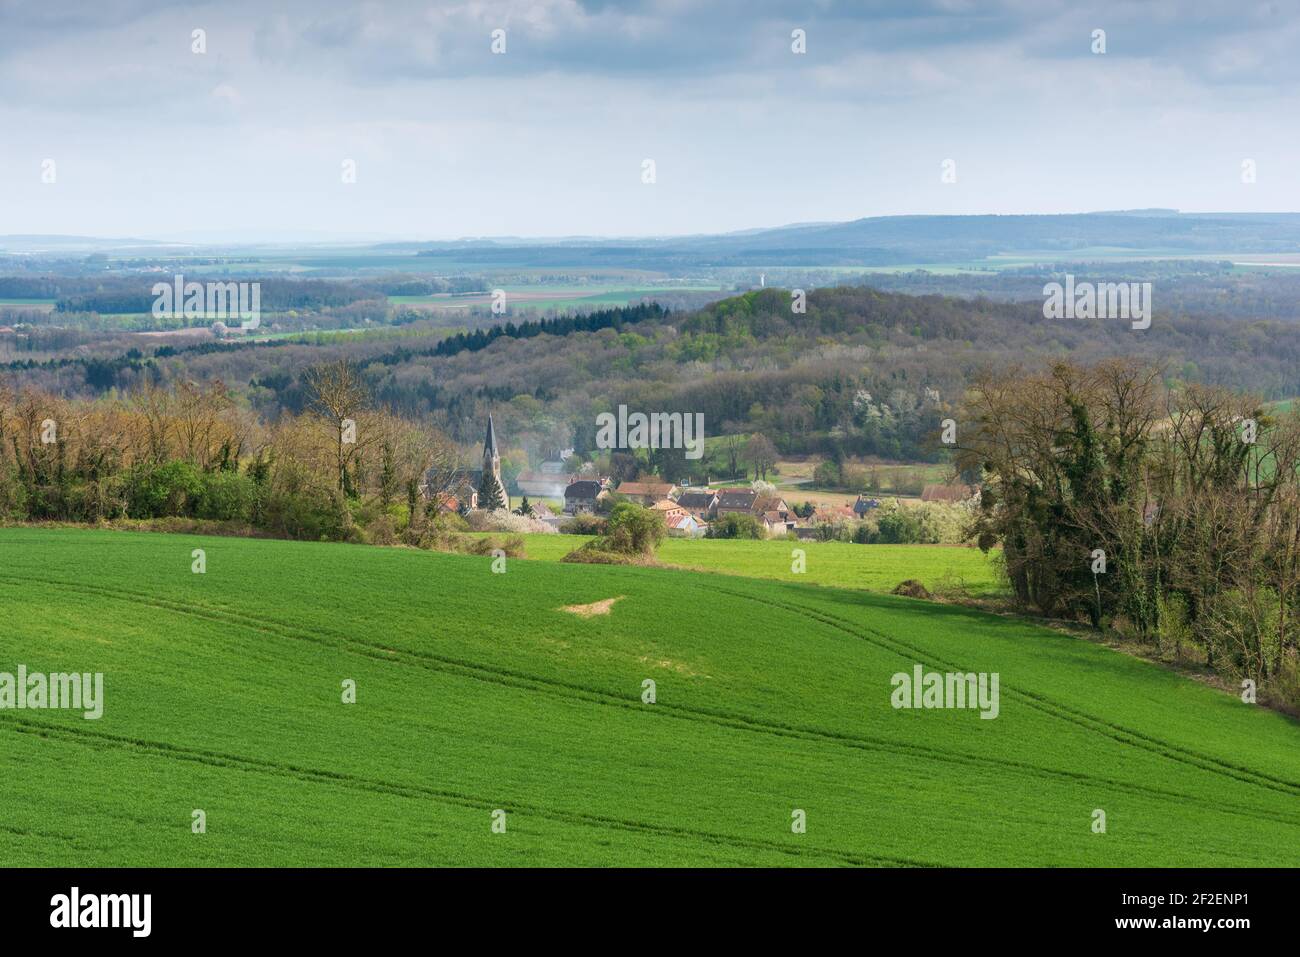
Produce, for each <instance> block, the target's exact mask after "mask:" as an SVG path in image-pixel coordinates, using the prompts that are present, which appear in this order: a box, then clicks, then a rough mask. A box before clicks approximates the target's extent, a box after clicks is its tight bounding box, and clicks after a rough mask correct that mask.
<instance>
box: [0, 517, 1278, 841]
mask: <svg viewBox="0 0 1300 957" xmlns="http://www.w3.org/2000/svg"><path fill="white" fill-rule="evenodd" d="M566 538H569V541H572V538H570V537H568V536H566ZM682 544H683V546H685V545H690V544H692V543H682ZM724 544H725V543H724ZM773 544H784V543H773ZM196 547H201V548H203V549H205V551H206V563H207V564H206V573H205V574H194V573H193V572H192V571H191V562H192V558H191V550H192V549H194V548H196ZM846 548H847V546H846ZM864 550H865V549H864ZM950 551H953V552H956V551H958V550H956V549H952V550H950ZM757 553H758V552H757V550H756V552H755V554H757ZM827 554H829V552H828V553H827ZM821 558H822V556H821V555H820V554H819V550H818V551H810V553H809V562H810V572H811V569H812V568H813V567H814V564H813V563H814V561H820V560H821ZM754 561H757V562H759V563H760V564H761V563H762V562H764V561H766V559H764V558H759V559H754ZM491 563H492V559H491V558H480V557H474V556H459V555H445V554H438V553H430V552H421V551H416V550H410V549H383V548H373V547H366V546H354V545H335V544H315V543H292V542H278V541H261V540H246V539H235V538H200V537H195V536H182V535H162V534H133V533H125V532H111V531H76V530H46V529H0V602H2V603H3V608H4V612H5V627H4V629H3V631H0V671H7V672H14V671H15V670H16V669H17V667H18V665H20V664H22V665H26V667H27V669H28V671H29V672H58V671H71V670H76V671H84V672H103V674H104V714H103V717H102V718H100V719H99V720H85V719H84V718H83V717H82V716H81V715H80V713H73V712H69V711H54V710H23V711H18V710H11V709H3V710H0V861H3V862H4V863H6V864H10V865H41V866H54V865H66V866H71V865H82V866H87V865H89V866H94V865H118V864H121V865H143V864H165V865H285V864H303V865H305V864H319V865H347V864H361V865H378V864H394V865H395V864H400V865H425V864H460V865H521V866H536V865H545V864H555V865H565V864H591V865H632V866H645V865H812V866H830V865H845V864H847V865H896V864H946V865H957V866H968V865H1115V866H1134V865H1225V866H1234V865H1287V866H1296V865H1300V802H1298V801H1297V797H1300V748H1297V744H1298V743H1300V728H1298V727H1297V725H1296V723H1295V722H1293V721H1292V720H1290V719H1288V718H1285V717H1283V716H1281V715H1279V714H1277V713H1274V712H1270V711H1267V710H1264V709H1260V708H1255V707H1251V706H1248V705H1244V704H1242V703H1241V702H1240V701H1239V700H1238V699H1237V698H1235V697H1233V696H1231V695H1228V694H1224V693H1221V692H1218V691H1215V690H1212V689H1210V688H1208V687H1205V686H1203V685H1201V684H1199V683H1197V682H1194V681H1190V680H1187V679H1185V678H1182V677H1179V676H1178V675H1176V674H1174V673H1172V672H1170V671H1167V670H1164V669H1161V668H1159V667H1157V666H1155V665H1152V664H1149V663H1146V662H1143V661H1140V660H1137V659H1134V658H1130V657H1126V656H1123V655H1121V654H1118V653H1115V652H1113V651H1110V650H1108V649H1105V648H1103V647H1100V646H1097V645H1094V644H1091V643H1088V642H1084V641H1079V640H1076V639H1072V638H1069V637H1066V636H1063V635H1059V634H1056V633H1054V632H1051V631H1048V630H1046V629H1042V628H1038V627H1035V626H1033V625H1030V624H1027V623H1022V622H1018V621H1015V620H1010V619H1005V618H999V617H993V616H988V615H983V614H980V613H977V612H973V611H970V610H966V609H961V608H957V607H953V606H945V605H937V604H932V603H927V602H917V601H911V600H908V599H901V598H893V597H890V596H884V595H876V594H871V593H869V592H866V591H861V590H857V591H850V590H847V589H840V588H830V587H812V586H808V585H801V584H793V583H787V582H777V581H763V580H754V579H747V578H741V577H728V576H721V575H708V574H701V573H696V572H684V571H673V570H663V569H653V568H624V567H608V566H586V565H583V566H575V565H563V564H556V563H552V562H545V561H514V560H511V561H509V562H508V564H507V568H506V571H505V573H504V574H494V573H493V571H492V568H491ZM828 564H829V562H828ZM891 574H892V572H891ZM908 574H910V573H908ZM810 577H811V575H810ZM611 598H616V599H618V601H617V602H616V603H614V605H613V607H612V610H611V612H610V613H609V614H608V615H605V616H595V617H589V618H583V617H578V616H576V615H573V614H570V613H568V612H566V611H563V610H561V608H562V606H569V605H584V604H587V603H592V602H598V601H602V600H605V599H611ZM915 664H922V665H924V666H925V667H926V668H927V669H936V670H943V671H951V670H963V671H988V672H998V673H999V674H1000V680H1001V698H1000V709H999V715H998V717H997V719H996V720H981V719H980V717H979V715H978V713H977V712H975V711H971V710H895V709H893V708H892V707H891V706H890V691H891V684H890V679H891V676H892V675H893V674H894V673H896V672H900V671H902V672H908V671H910V670H911V669H912V667H913V666H914V665H915ZM345 679H352V680H355V682H356V688H357V700H356V703H355V704H344V703H342V701H341V700H340V687H341V682H343V681H344V680H345ZM646 679H653V680H654V681H655V682H656V684H657V701H656V702H655V703H653V704H646V703H643V701H642V698H641V695H642V687H643V685H642V683H643V681H644V680H646ZM195 809H202V810H203V811H204V812H205V813H206V820H207V832H206V833H204V834H194V833H192V832H191V815H192V811H193V810H195ZM497 809H500V810H503V811H505V812H506V818H505V820H506V823H507V827H506V830H505V832H504V833H493V831H492V826H491V825H492V813H493V811H494V810H497ZM796 809H798V810H802V811H804V812H806V815H807V833H804V834H795V833H792V832H791V826H790V822H791V814H792V811H794V810H796ZM1094 809H1102V810H1104V811H1105V813H1106V815H1107V831H1106V833H1105V834H1095V833H1093V832H1092V826H1091V825H1092V820H1093V818H1092V814H1093V811H1094Z"/></svg>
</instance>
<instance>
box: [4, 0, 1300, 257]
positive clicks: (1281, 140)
mask: <svg viewBox="0 0 1300 957" xmlns="http://www.w3.org/2000/svg"><path fill="white" fill-rule="evenodd" d="M0 24H2V29H0V88H3V89H5V90H6V95H5V97H4V100H3V102H0V125H3V128H4V129H5V131H6V136H5V142H4V145H3V146H0V234H69V235H90V236H111V237H139V238H146V239H175V240H182V241H183V240H190V241H203V240H213V239H217V238H221V237H224V238H227V239H233V238H236V237H243V238H246V239H249V240H257V239H263V240H271V239H290V238H297V239H318V240H326V239H344V238H355V239H368V240H375V239H383V238H420V239H454V238H459V237H466V236H529V237H546V236H554V237H565V236H580V235H589V236H625V237H626V236H667V235H684V234H693V233H719V232H729V231H736V230H746V229H755V228H763V227H774V226H780V225H784V224H790V223H809V222H824V221H842V220H849V219H856V218H859V217H864V216H880V215H904V214H976V213H1059V212H1083V211H1089V210H1116V209H1131V208H1150V207H1165V208H1177V209H1181V210H1183V211H1226V210H1233V211H1282V210H1296V209H1300V181H1298V179H1297V176H1296V175H1295V171H1296V170H1297V168H1300V130H1298V129H1297V127H1296V124H1295V123H1294V117H1295V116H1297V115H1300V110H1298V109H1297V107H1300V102H1298V100H1300V95H1298V94H1297V90H1298V89H1300V85H1298V84H1297V80H1300V61H1297V58H1296V57H1295V56H1294V50H1295V49H1297V48H1300V11H1297V9H1296V7H1295V5H1294V4H1290V3H1286V4H1284V3H1278V2H1274V3H1268V2H1255V3H1251V2H1247V3H1228V2H1226V0H1210V2H1205V3H1197V4H1192V3H1175V2H1153V3H1148V4H1130V3H1119V2H1109V3H1094V4H1090V5H1089V6H1088V8H1087V9H1082V8H1080V7H1079V5H1077V4H1070V3H1066V2H1061V0H1044V2H1030V0H1000V2H980V3H974V2H962V0H946V2H944V0H935V2H924V3H878V2H871V3H846V2H837V0H823V2H815V3H810V4H806V5H798V4H780V3H774V2H767V0H751V2H744V0H722V2H718V3H714V4H710V5H709V6H708V7H707V9H704V10H696V9H692V5H691V4H687V3H683V2H676V0H659V2H650V0H645V2H635V0H634V2H627V3H614V2H578V0H529V2H497V0H488V2H475V3H413V2H398V3H388V4H382V5H381V4H373V3H361V4H332V5H328V6H326V7H322V6H321V5H319V4H312V3H308V2H303V0H291V2H278V3H277V2H252V0H234V2H230V3H221V4H186V3H172V2H168V0H104V2H101V3H97V4H96V5H94V6H93V7H91V6H83V5H79V4H74V3H66V2H54V3H48V4H44V5H40V6H32V5H29V4H25V3H22V2H20V0H0ZM196 29H202V30H204V31H206V53H202V54H197V53H194V52H192V44H193V41H192V36H193V31H194V30H196ZM497 29H503V30H505V31H506V33H505V38H506V52H505V53H504V54H493V53H492V51H491V44H492V31H494V30H497ZM795 29H801V30H804V31H805V32H806V38H807V40H806V42H807V52H806V53H804V54H795V53H793V52H792V51H791V42H792V41H791V31H792V30H795ZM1096 29H1103V30H1105V32H1106V53H1105V54H1101V55H1098V54H1094V53H1093V52H1092V46H1093V36H1092V34H1093V31H1094V30H1096ZM51 159H52V160H53V161H54V163H55V169H56V174H57V175H56V179H55V182H53V183H48V182H42V172H43V163H44V161H45V160H51ZM645 159H653V160H654V162H655V172H656V182H655V183H654V184H653V185H648V184H645V183H643V182H642V163H643V160H645ZM947 159H951V160H953V161H954V162H955V169H956V174H957V176H956V182H953V183H944V182H942V181H941V175H940V174H941V168H942V164H943V162H944V160H947ZM1246 159H1250V160H1253V161H1254V163H1255V165H1256V169H1257V181H1256V182H1254V183H1243V182H1242V176H1241V165H1242V162H1243V161H1244V160H1246ZM345 160H353V161H355V164H356V182H355V183H343V182H342V177H341V165H342V163H343V162H344V161H345Z"/></svg>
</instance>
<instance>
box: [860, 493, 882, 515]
mask: <svg viewBox="0 0 1300 957" xmlns="http://www.w3.org/2000/svg"><path fill="white" fill-rule="evenodd" d="M873 508H880V500H879V499H874V498H867V497H866V496H865V495H859V496H858V500H857V501H856V502H854V503H853V514H854V515H856V516H857V517H858V518H862V517H864V516H865V515H866V514H867V512H869V511H871V510H872V509H873Z"/></svg>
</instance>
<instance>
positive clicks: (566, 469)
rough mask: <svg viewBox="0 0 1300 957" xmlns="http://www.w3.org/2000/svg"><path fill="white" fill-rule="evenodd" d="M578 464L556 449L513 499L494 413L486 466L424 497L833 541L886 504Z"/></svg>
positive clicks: (678, 531) (447, 505)
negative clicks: (832, 535)
mask: <svg viewBox="0 0 1300 957" xmlns="http://www.w3.org/2000/svg"><path fill="white" fill-rule="evenodd" d="M573 460H574V454H573V450H572V449H563V450H553V451H552V452H551V453H550V455H549V456H548V457H547V458H546V460H545V461H543V462H542V463H541V464H540V465H539V466H538V467H537V468H536V469H530V470H524V471H521V472H520V473H519V474H518V475H517V476H516V478H515V481H514V483H513V484H514V486H515V488H516V489H517V490H518V495H515V496H512V495H511V494H510V492H509V490H508V487H507V483H506V481H505V480H504V479H503V477H502V473H501V452H500V447H499V445H498V442H497V434H496V425H495V422H494V421H493V418H492V416H491V415H489V416H488V424H487V432H486V434H485V436H484V442H483V451H482V461H481V467H480V468H478V469H460V470H457V472H456V474H454V475H452V476H443V475H440V474H438V473H437V472H436V471H433V472H431V473H430V474H429V475H428V476H427V477H426V482H425V485H424V486H423V492H424V495H425V498H426V500H428V501H430V502H431V503H432V504H433V508H434V510H435V511H436V512H438V513H443V514H447V513H456V514H459V515H466V514H468V513H471V512H483V511H489V512H498V511H501V510H505V511H508V512H509V511H513V512H515V514H518V515H523V516H526V517H528V518H530V519H533V520H535V521H537V522H540V523H541V524H542V525H544V526H548V527H549V528H550V529H552V530H554V531H567V530H574V528H573V525H572V524H571V523H573V520H574V519H577V518H579V517H580V516H600V515H604V514H607V513H608V512H609V511H610V510H611V509H612V507H613V506H614V505H615V504H617V503H619V502H631V503H633V504H636V505H641V506H643V507H644V508H647V509H650V510H651V511H653V512H656V513H658V514H659V515H660V516H662V518H663V523H664V528H665V530H666V532H667V534H668V535H670V536H672V537H677V538H704V537H706V536H712V537H765V538H778V537H787V536H793V537H794V538H797V539H801V540H808V541H814V540H818V539H825V538H827V537H828V531H827V530H828V529H830V528H833V527H835V526H837V525H841V526H842V525H844V524H846V523H852V522H861V521H862V520H864V519H866V518H868V516H870V515H871V513H872V512H874V511H875V510H877V509H880V508H881V507H882V503H883V502H884V501H885V500H884V498H883V497H881V496H872V495H868V494H866V493H859V494H857V496H856V498H854V499H852V501H846V502H845V503H844V504H830V503H827V502H812V501H791V499H792V498H794V496H793V495H791V496H789V497H787V493H784V492H782V491H779V490H778V489H777V488H776V486H775V485H773V484H772V483H770V482H765V481H759V480H756V481H755V482H753V483H752V484H751V485H721V484H714V483H706V484H701V485H678V484H675V483H673V482H667V481H664V480H662V479H661V478H659V477H658V476H656V475H653V474H641V475H638V477H637V478H636V479H633V480H624V481H617V482H616V481H615V480H614V479H613V478H611V477H609V476H603V475H599V474H597V471H596V469H595V467H594V465H593V463H591V462H585V463H582V464H581V465H579V466H577V467H576V468H575V467H574V466H575V464H576V463H574V462H573ZM978 495H979V490H978V488H976V487H975V486H969V485H962V484H958V483H930V484H927V485H926V486H925V487H924V488H923V490H922V492H921V495H920V502H921V503H926V504H936V505H957V504H961V503H965V502H972V501H976V500H977V499H978ZM548 503H549V504H548ZM728 516H747V517H748V519H751V520H752V522H753V525H752V526H750V525H749V524H748V521H746V523H745V524H746V528H747V529H752V530H753V531H754V532H757V533H758V534H749V535H745V534H743V533H742V534H740V535H737V533H736V532H735V530H734V527H733V528H729V529H728V530H727V531H726V532H723V531H722V529H720V528H719V527H718V526H719V525H720V524H725V523H726V520H727V518H728ZM742 521H744V520H742ZM566 526H567V527H566ZM710 529H713V532H712V533H711V532H710Z"/></svg>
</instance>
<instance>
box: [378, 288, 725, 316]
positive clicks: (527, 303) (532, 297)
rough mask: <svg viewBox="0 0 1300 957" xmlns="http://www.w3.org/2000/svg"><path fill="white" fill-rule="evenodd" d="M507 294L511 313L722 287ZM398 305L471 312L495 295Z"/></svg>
mask: <svg viewBox="0 0 1300 957" xmlns="http://www.w3.org/2000/svg"><path fill="white" fill-rule="evenodd" d="M502 288H504V289H505V293H506V306H507V310H510V309H530V310H543V309H574V308H579V307H582V306H591V307H614V306H626V305H628V304H629V303H636V302H640V301H641V300H642V299H644V298H647V297H654V296H656V295H665V294H668V293H674V292H701V291H703V292H719V291H720V290H721V287H720V286H709V285H691V286H645V287H640V288H631V289H629V288H627V287H625V286H623V287H620V286H601V285H575V286H525V287H514V288H512V287H510V286H505V287H502ZM388 301H389V302H390V303H393V304H394V305H404V306H413V307H425V308H430V309H434V308H436V309H469V308H472V307H483V306H490V305H492V295H491V293H483V294H474V295H454V296H453V295H451V294H449V293H439V294H435V295H431V296H389V297H388Z"/></svg>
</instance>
